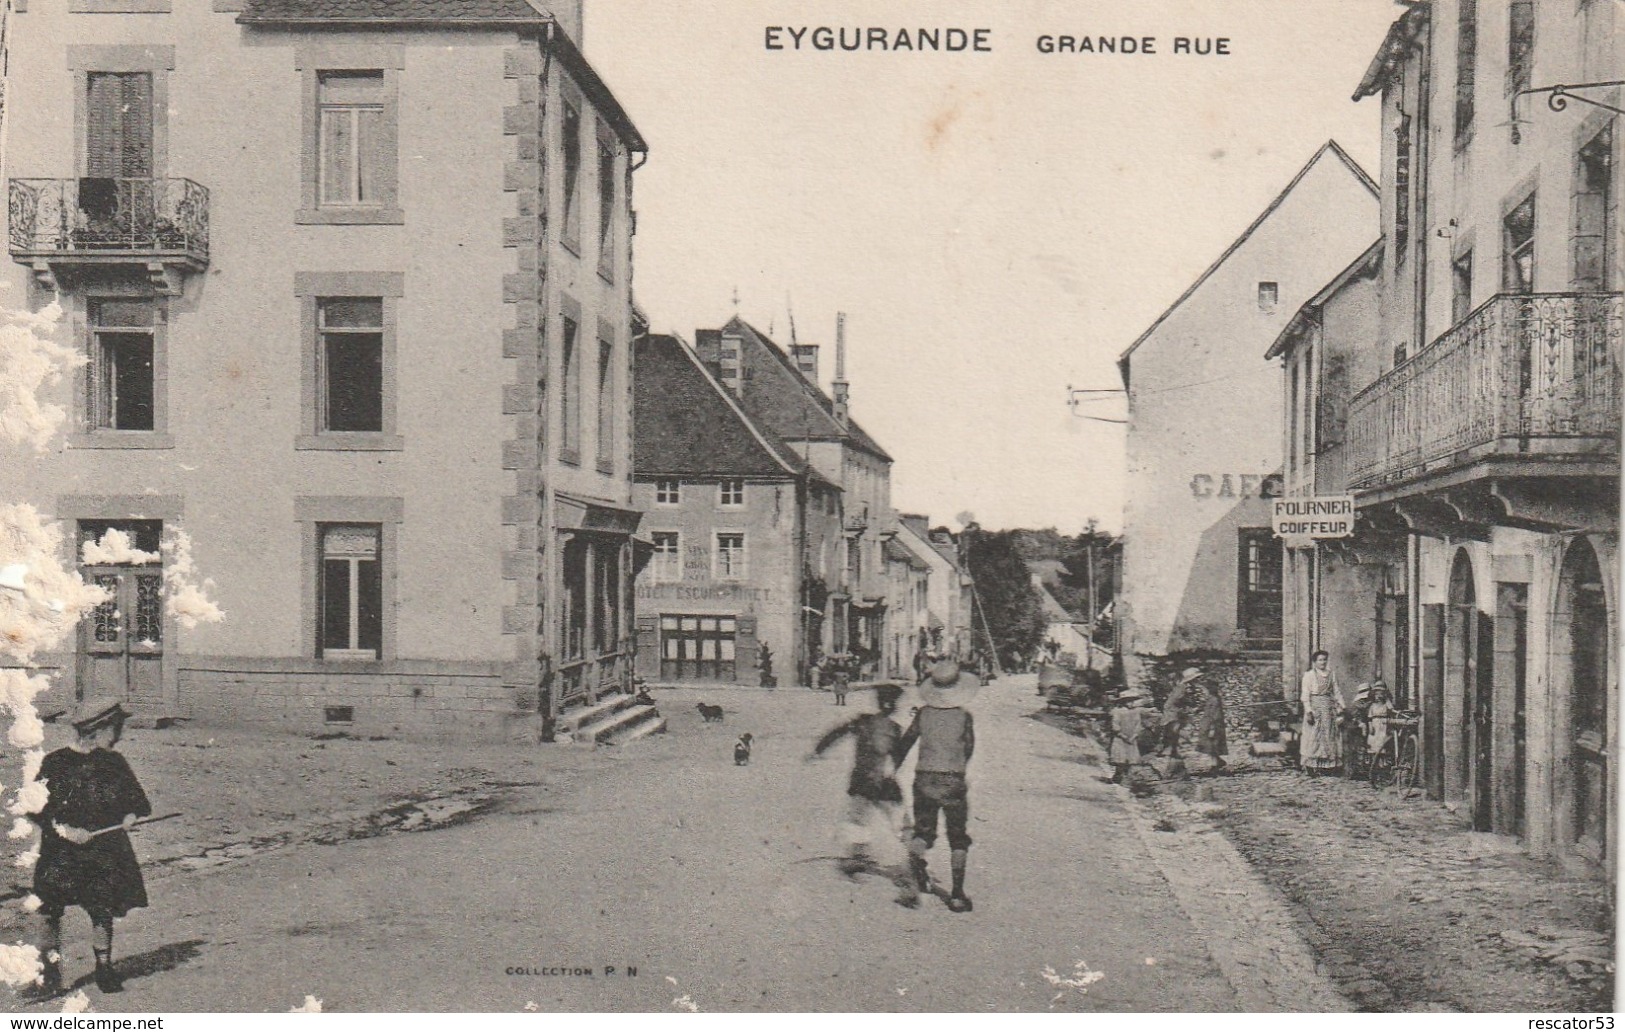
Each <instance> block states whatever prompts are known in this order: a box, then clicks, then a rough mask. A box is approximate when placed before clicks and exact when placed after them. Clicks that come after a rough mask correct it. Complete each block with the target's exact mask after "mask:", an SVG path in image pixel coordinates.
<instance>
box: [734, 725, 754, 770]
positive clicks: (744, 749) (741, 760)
mask: <svg viewBox="0 0 1625 1032" xmlns="http://www.w3.org/2000/svg"><path fill="white" fill-rule="evenodd" d="M749 762H750V732H749V731H746V732H745V733H744V734H742V735H740V736H739V741H737V742H735V743H734V765H735V766H738V767H743V766H745V765H746V764H748V763H749Z"/></svg>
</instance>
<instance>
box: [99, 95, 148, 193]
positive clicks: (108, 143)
mask: <svg viewBox="0 0 1625 1032" xmlns="http://www.w3.org/2000/svg"><path fill="white" fill-rule="evenodd" d="M86 84H87V89H88V91H89V96H88V101H89V103H88V104H87V105H86V140H85V143H86V146H85V173H86V175H88V176H92V177H98V178H119V177H123V178H135V179H148V178H151V177H152V174H153V169H152V74H151V73H149V72H91V73H89V74H88V75H87V76H86Z"/></svg>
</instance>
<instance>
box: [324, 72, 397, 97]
mask: <svg viewBox="0 0 1625 1032" xmlns="http://www.w3.org/2000/svg"><path fill="white" fill-rule="evenodd" d="M318 89H319V90H320V91H321V96H320V100H321V103H323V104H379V103H382V101H383V95H384V73H383V72H382V71H366V72H323V73H322V76H321V80H320V82H319V83H318Z"/></svg>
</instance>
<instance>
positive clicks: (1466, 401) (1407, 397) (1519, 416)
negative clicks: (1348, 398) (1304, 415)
mask: <svg viewBox="0 0 1625 1032" xmlns="http://www.w3.org/2000/svg"><path fill="white" fill-rule="evenodd" d="M1622 317H1625V295H1622V294H1619V293H1591V294H1578V293H1577V294H1497V295H1496V296H1495V297H1492V298H1490V299H1489V300H1488V301H1486V302H1485V303H1484V304H1482V305H1480V306H1479V307H1478V309H1477V310H1475V311H1474V312H1473V313H1472V314H1471V315H1469V316H1467V318H1465V319H1463V320H1462V321H1461V322H1460V323H1458V324H1456V325H1455V326H1453V327H1451V328H1450V330H1449V331H1448V332H1446V333H1444V334H1443V335H1442V336H1440V337H1439V338H1438V339H1437V340H1435V341H1434V342H1433V343H1432V344H1429V345H1428V346H1427V347H1426V348H1423V349H1422V350H1421V351H1419V352H1417V353H1416V354H1415V355H1413V356H1411V357H1410V358H1409V359H1408V360H1406V361H1404V362H1402V363H1400V364H1399V365H1397V366H1395V367H1394V368H1393V369H1392V370H1390V371H1389V372H1387V373H1386V374H1384V375H1383V376H1382V377H1381V378H1380V379H1378V380H1377V381H1376V382H1375V383H1373V384H1371V385H1370V386H1369V387H1367V388H1365V389H1364V390H1362V391H1360V393H1358V394H1356V395H1355V396H1354V399H1353V401H1352V402H1351V404H1350V407H1349V425H1348V438H1347V440H1348V479H1349V486H1350V487H1353V488H1355V489H1366V490H1369V489H1373V488H1378V487H1381V486H1384V485H1387V484H1394V483H1399V482H1402V481H1406V480H1409V479H1412V478H1413V477H1416V476H1419V475H1421V474H1423V473H1426V472H1430V471H1433V470H1436V469H1439V468H1448V467H1450V466H1453V465H1457V464H1465V463H1467V462H1471V461H1477V460H1478V459H1479V458H1481V457H1483V456H1486V455H1497V454H1516V455H1554V456H1555V455H1563V456H1575V455H1581V456H1617V455H1618V454H1619V434H1620V401H1621V393H1620V391H1621V385H1620V359H1621V332H1622V326H1621V322H1622Z"/></svg>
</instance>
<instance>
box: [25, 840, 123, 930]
mask: <svg viewBox="0 0 1625 1032" xmlns="http://www.w3.org/2000/svg"><path fill="white" fill-rule="evenodd" d="M34 895H36V896H38V897H39V898H40V903H41V906H40V909H41V910H42V911H43V912H44V913H46V914H48V915H52V916H60V915H61V913H62V911H63V909H64V908H66V907H71V906H80V907H84V908H85V911H86V912H87V913H89V914H90V916H91V917H123V916H124V915H125V914H127V913H129V912H130V911H131V910H133V909H134V908H136V907H144V906H146V905H147V886H146V883H145V882H144V881H142V879H141V866H140V865H139V864H137V863H136V860H135V850H134V849H133V848H132V847H131V846H130V836H129V835H127V834H126V833H124V832H122V831H110V832H108V833H107V834H105V835H99V836H97V837H96V838H93V839H91V840H90V841H89V842H87V843H85V844H84V845H82V846H76V845H74V844H73V843H72V842H69V841H68V840H67V839H63V838H58V837H57V836H56V835H52V834H49V833H47V834H46V835H45V836H44V837H43V841H42V842H41V843H40V855H39V862H38V863H37V864H35V866H34Z"/></svg>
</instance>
